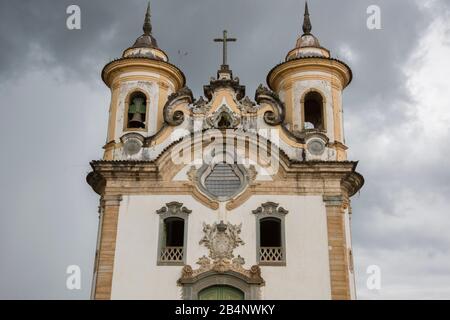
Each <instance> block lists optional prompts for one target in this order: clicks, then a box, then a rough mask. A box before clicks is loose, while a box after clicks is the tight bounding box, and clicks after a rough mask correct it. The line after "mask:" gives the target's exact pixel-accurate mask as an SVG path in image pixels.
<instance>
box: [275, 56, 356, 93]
mask: <svg viewBox="0 0 450 320" xmlns="http://www.w3.org/2000/svg"><path fill="white" fill-rule="evenodd" d="M308 67H314V68H323V69H327V70H331V71H332V72H334V73H336V75H337V76H339V78H340V79H341V80H342V87H343V88H345V87H346V86H348V85H349V84H350V82H351V81H352V78H353V74H352V70H351V69H350V67H349V66H348V65H347V64H346V63H344V62H342V61H340V60H338V59H334V58H323V57H303V58H297V59H293V60H289V61H286V62H283V63H280V64H278V65H276V66H275V67H274V68H272V70H270V71H269V74H268V75H267V79H266V80H267V84H268V85H269V88H270V89H272V90H275V91H276V88H275V83H276V81H277V79H278V78H279V77H282V74H285V73H286V72H288V71H289V70H292V69H297V68H298V69H301V68H308Z"/></svg>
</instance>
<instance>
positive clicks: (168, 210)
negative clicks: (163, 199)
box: [156, 201, 192, 215]
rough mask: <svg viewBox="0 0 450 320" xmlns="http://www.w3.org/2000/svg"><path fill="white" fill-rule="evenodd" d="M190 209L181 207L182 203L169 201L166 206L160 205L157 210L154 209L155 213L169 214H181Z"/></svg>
mask: <svg viewBox="0 0 450 320" xmlns="http://www.w3.org/2000/svg"><path fill="white" fill-rule="evenodd" d="M191 212H192V210H189V209H187V208H186V207H183V204H182V203H180V202H176V201H173V202H169V203H167V204H166V206H164V207H162V208H161V209H159V210H156V213H157V214H169V215H181V214H190V213H191Z"/></svg>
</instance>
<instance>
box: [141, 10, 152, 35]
mask: <svg viewBox="0 0 450 320" xmlns="http://www.w3.org/2000/svg"><path fill="white" fill-rule="evenodd" d="M150 17H151V14H150V1H149V2H148V6H147V12H146V14H145V21H144V27H143V29H144V34H145V35H147V36H148V35H150V34H151V33H152V24H151V22H150Z"/></svg>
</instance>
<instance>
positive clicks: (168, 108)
mask: <svg viewBox="0 0 450 320" xmlns="http://www.w3.org/2000/svg"><path fill="white" fill-rule="evenodd" d="M193 101H194V96H193V95H192V91H191V89H189V88H188V87H183V88H181V89H180V90H178V91H177V92H175V93H172V94H171V95H170V96H169V97H168V98H167V102H166V104H165V105H164V121H165V122H167V123H168V124H169V125H171V126H179V125H180V124H182V123H183V121H184V112H183V111H181V110H176V111H174V109H175V107H176V106H177V105H178V104H179V103H185V104H190V103H192V102H193Z"/></svg>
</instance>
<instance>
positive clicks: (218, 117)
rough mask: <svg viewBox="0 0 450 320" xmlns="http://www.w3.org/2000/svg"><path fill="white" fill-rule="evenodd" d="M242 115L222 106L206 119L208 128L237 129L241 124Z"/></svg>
mask: <svg viewBox="0 0 450 320" xmlns="http://www.w3.org/2000/svg"><path fill="white" fill-rule="evenodd" d="M240 118H241V117H240V115H238V114H237V113H235V112H233V111H232V110H231V109H230V108H229V107H228V106H226V105H222V106H221V107H220V108H218V109H217V110H216V111H215V112H214V113H213V114H212V115H211V116H209V117H208V118H206V128H217V129H224V128H236V127H237V126H238V124H239V123H240V122H241V119H240Z"/></svg>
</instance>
